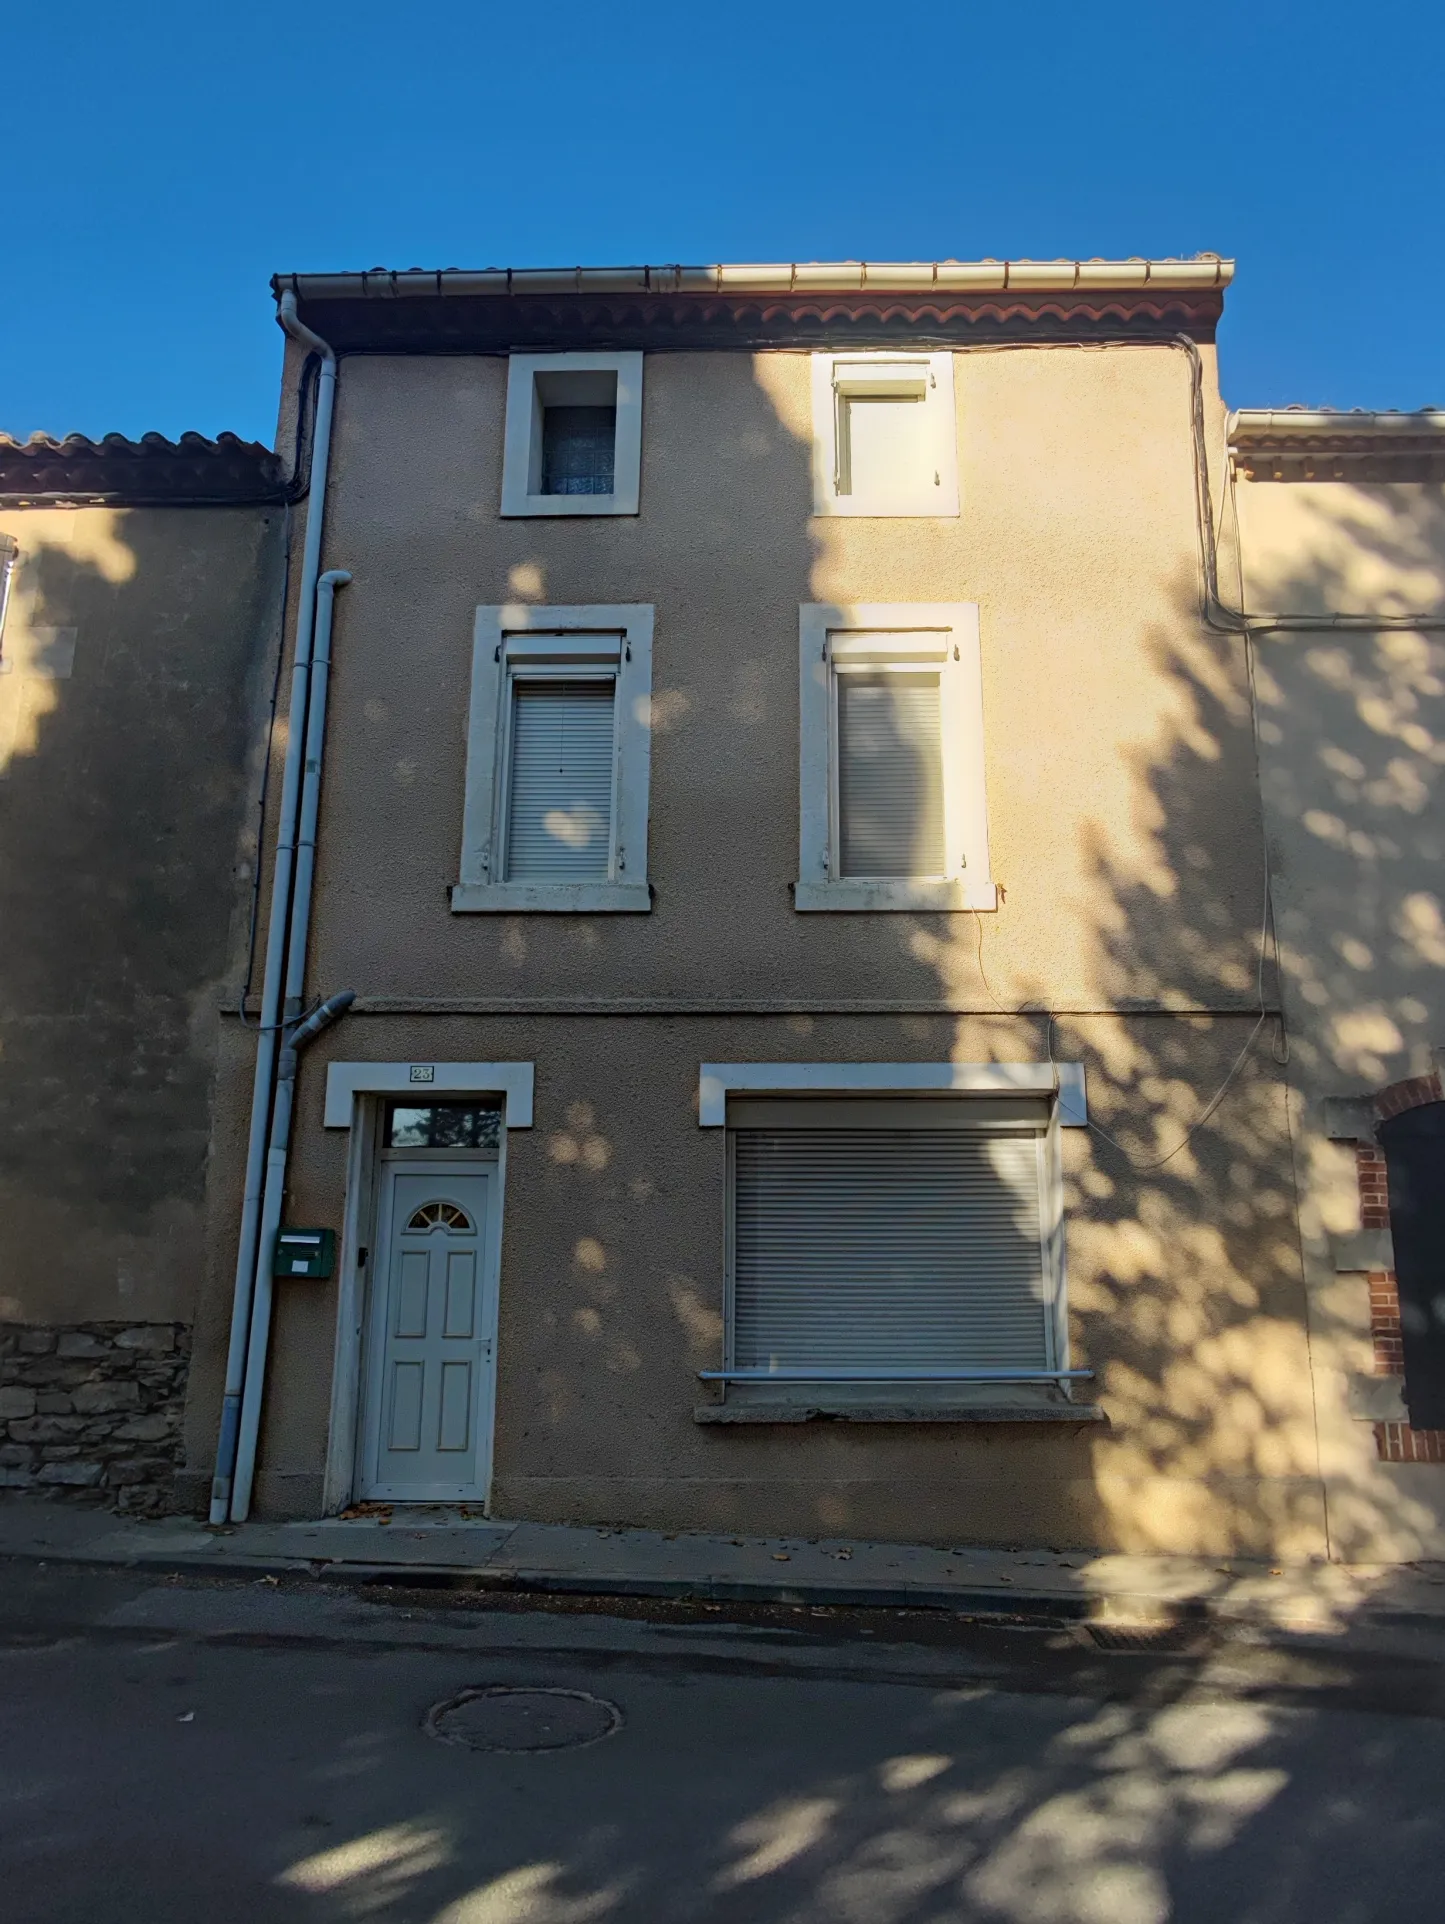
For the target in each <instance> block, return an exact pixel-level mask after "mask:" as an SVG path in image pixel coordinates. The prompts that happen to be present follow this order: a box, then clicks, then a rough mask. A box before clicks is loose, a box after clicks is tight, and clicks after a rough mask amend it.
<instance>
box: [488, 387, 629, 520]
mask: <svg viewBox="0 0 1445 1924" xmlns="http://www.w3.org/2000/svg"><path fill="white" fill-rule="evenodd" d="M539 374H615V375H616V376H617V440H616V443H615V446H614V448H613V460H612V492H611V494H540V493H538V492H536V489H537V486H538V483H539V479H540V473H541V461H542V404H541V401H540V399H539V397H538V393H537V376H538V375H539ZM641 476H642V355H641V353H640V352H633V351H629V352H625V353H616V354H603V353H599V354H512V355H510V356H509V357H508V360H507V420H506V430H505V440H504V443H503V448H502V513H503V515H558V514H585V515H597V514H636V513H637V511H638V500H639V496H640V492H641Z"/></svg>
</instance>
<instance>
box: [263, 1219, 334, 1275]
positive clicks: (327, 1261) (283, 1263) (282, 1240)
mask: <svg viewBox="0 0 1445 1924" xmlns="http://www.w3.org/2000/svg"><path fill="white" fill-rule="evenodd" d="M335 1267H336V1231H335V1230H334V1229H278V1230H277V1231H276V1247H275V1249H274V1250H273V1251H272V1254H271V1274H272V1275H273V1276H319V1277H326V1276H329V1275H330V1274H331V1272H332V1270H333V1269H335Z"/></svg>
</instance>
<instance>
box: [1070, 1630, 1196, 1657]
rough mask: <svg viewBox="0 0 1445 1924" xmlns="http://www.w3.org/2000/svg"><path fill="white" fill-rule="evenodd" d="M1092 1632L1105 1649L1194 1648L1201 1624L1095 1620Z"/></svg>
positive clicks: (1092, 1635) (1095, 1639)
mask: <svg viewBox="0 0 1445 1924" xmlns="http://www.w3.org/2000/svg"><path fill="white" fill-rule="evenodd" d="M1088 1633H1089V1636H1090V1637H1091V1638H1092V1640H1093V1641H1094V1642H1095V1643H1096V1644H1097V1645H1098V1646H1099V1648H1100V1649H1101V1650H1123V1651H1137V1652H1139V1653H1141V1654H1143V1653H1146V1652H1148V1651H1151V1650H1162V1651H1174V1650H1185V1651H1187V1650H1191V1649H1192V1648H1193V1647H1194V1645H1195V1644H1196V1643H1197V1642H1198V1641H1199V1626H1198V1625H1197V1624H1187V1623H1137V1624H1125V1623H1091V1624H1089V1625H1088Z"/></svg>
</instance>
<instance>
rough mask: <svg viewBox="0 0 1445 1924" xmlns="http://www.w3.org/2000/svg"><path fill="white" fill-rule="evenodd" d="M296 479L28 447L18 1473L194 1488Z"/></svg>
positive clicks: (3, 1204)
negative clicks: (200, 1379)
mask: <svg viewBox="0 0 1445 1924" xmlns="http://www.w3.org/2000/svg"><path fill="white" fill-rule="evenodd" d="M285 491H286V490H285V476H284V475H283V474H282V473H281V471H280V468H279V464H278V463H277V461H276V458H275V456H274V455H272V454H271V453H270V452H269V451H268V450H267V449H265V448H261V447H256V446H251V445H247V444H244V443H241V442H239V441H237V440H236V439H235V437H234V436H224V435H223V436H222V437H221V438H220V440H219V441H214V442H213V441H207V440H204V439H202V437H201V436H199V435H186V436H185V437H183V439H182V440H181V441H180V442H179V443H171V442H168V441H165V440H163V439H162V438H161V437H160V436H158V435H147V436H146V437H145V438H144V439H143V440H141V441H139V442H131V441H126V440H123V439H122V438H121V437H119V436H117V435H111V436H107V437H106V439H105V440H103V441H100V442H90V441H86V440H82V439H80V438H79V437H71V438H69V439H67V440H65V441H61V442H56V441H51V440H47V439H44V438H43V437H38V438H36V439H33V440H31V441H29V442H26V443H23V444H17V443H16V442H13V441H10V440H5V439H0V1488H3V1489H12V1490H22V1491H23V1490H47V1491H51V1492H54V1493H65V1492H70V1491H75V1492H78V1493H82V1494H90V1493H97V1492H98V1493H102V1494H104V1495H105V1496H107V1497H109V1498H110V1499H111V1500H112V1501H115V1502H117V1503H118V1504H119V1505H120V1506H121V1507H123V1508H129V1509H142V1510H143V1509H148V1508H151V1507H154V1506H156V1505H158V1504H169V1503H170V1502H172V1501H173V1500H174V1493H173V1478H174V1474H175V1469H176V1465H177V1462H178V1461H179V1455H180V1436H181V1421H182V1412H183V1408H184V1402H185V1391H186V1372H187V1359H188V1355H189V1348H190V1333H191V1329H192V1327H193V1325H194V1322H195V1318H196V1307H197V1291H198V1286H199V1282H200V1277H201V1274H202V1258H203V1251H204V1223H205V1184H206V1168H207V1152H208V1148H209V1142H210V1134H211V1091H212V1079H213V1074H214V1068H215V1051H216V1040H217V1034H218V1030H219V1025H220V1021H221V1005H222V1003H223V1002H229V1004H230V1005H231V1006H232V1007H233V1008H234V1006H235V1003H236V1000H237V997H238V996H239V994H240V992H241V988H242V982H241V979H240V977H239V975H235V976H233V975H230V974H228V970H229V968H230V965H231V959H232V957H233V956H234V955H235V954H236V953H238V952H240V951H241V950H242V949H243V948H244V940H243V931H242V932H240V933H238V932H237V931H236V930H235V928H234V927H233V924H234V922H235V921H236V918H237V917H238V916H244V912H245V903H246V896H247V889H246V883H245V877H246V874H247V872H248V869H249V867H250V866H251V865H252V863H253V861H254V842H255V833H256V812H255V807H254V800H255V796H254V784H255V781H256V778H257V777H258V775H259V760H258V757H257V752H256V751H257V745H258V743H259V742H260V741H261V740H262V739H263V733H264V731H263V726H262V712H263V710H264V706H265V702H266V700H267V699H268V697H269V682H268V681H267V675H268V673H269V671H270V669H271V668H272V667H273V666H274V660H275V653H276V644H277V639H278V636H279V626H280V588H281V582H282V578H283V565H284V563H283V528H284V519H285V514H286V512H287V510H286V506H285V500H284V496H285ZM238 882H239V886H238Z"/></svg>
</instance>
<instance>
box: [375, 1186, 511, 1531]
mask: <svg viewBox="0 0 1445 1924" xmlns="http://www.w3.org/2000/svg"><path fill="white" fill-rule="evenodd" d="M495 1183H496V1171H495V1168H494V1167H491V1166H487V1165H482V1166H480V1167H478V1166H477V1165H475V1164H457V1163H447V1164H440V1165H436V1166H433V1167H432V1168H430V1169H428V1168H426V1167H425V1166H423V1165H419V1164H418V1163H416V1162H397V1163H387V1164H384V1165H383V1170H382V1195H381V1199H380V1201H381V1207H380V1209H379V1211H378V1221H377V1229H378V1237H377V1243H378V1248H377V1257H378V1260H377V1264H376V1268H375V1272H374V1283H373V1288H374V1290H375V1292H376V1293H375V1295H374V1297H373V1301H372V1304H371V1314H370V1318H369V1328H370V1339H369V1340H370V1348H371V1354H370V1356H369V1358H368V1368H367V1387H368V1393H367V1399H366V1410H365V1412H364V1417H363V1425H362V1445H361V1478H360V1481H361V1487H362V1494H363V1495H365V1496H369V1497H384V1498H389V1499H391V1500H393V1501H405V1500H407V1499H408V1498H410V1499H412V1500H414V1501H417V1502H447V1501H459V1500H473V1501H474V1500H476V1499H477V1498H478V1497H480V1496H484V1495H485V1493H486V1482H487V1475H488V1470H489V1465H488V1463H487V1461H486V1460H485V1459H486V1454H487V1451H488V1450H489V1448H490V1441H491V1411H492V1388H493V1385H492V1341H491V1331H492V1326H493V1321H494V1315H493V1311H494V1305H495V1275H494V1261H495V1245H496V1237H495V1233H494V1232H495V1228H496V1225H495V1223H494V1222H493V1221H492V1211H493V1206H494V1196H495V1188H494V1185H495Z"/></svg>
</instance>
